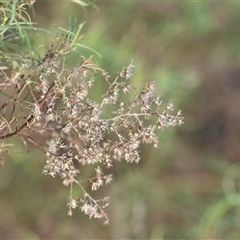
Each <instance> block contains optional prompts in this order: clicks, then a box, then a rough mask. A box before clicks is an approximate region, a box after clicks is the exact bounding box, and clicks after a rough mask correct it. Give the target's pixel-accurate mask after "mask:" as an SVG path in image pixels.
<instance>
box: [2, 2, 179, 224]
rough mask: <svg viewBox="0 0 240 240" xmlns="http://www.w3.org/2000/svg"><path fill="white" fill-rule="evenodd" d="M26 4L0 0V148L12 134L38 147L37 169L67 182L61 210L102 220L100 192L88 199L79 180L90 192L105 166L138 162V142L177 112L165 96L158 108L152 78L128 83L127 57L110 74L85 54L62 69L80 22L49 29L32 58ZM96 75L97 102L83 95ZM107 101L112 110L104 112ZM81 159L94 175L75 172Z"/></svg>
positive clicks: (151, 138)
mask: <svg viewBox="0 0 240 240" xmlns="http://www.w3.org/2000/svg"><path fill="white" fill-rule="evenodd" d="M32 3H33V1H30V0H28V1H26V0H25V1H24V0H21V1H4V2H3V3H1V11H0V22H1V25H0V37H1V38H0V54H1V55H0V62H1V65H0V93H1V96H0V141H1V142H0V154H1V153H3V152H5V151H8V149H9V146H8V145H7V144H5V143H4V141H5V140H6V139H9V138H12V137H14V136H18V137H19V138H21V139H22V141H23V143H24V144H25V145H26V146H27V145H28V144H29V143H31V144H34V145H35V146H37V147H39V148H41V149H42V151H43V152H44V153H45V155H46V162H45V166H44V169H43V173H44V174H46V175H51V176H53V177H55V176H59V177H60V178H61V179H62V181H63V184H64V185H65V186H68V187H69V188H70V197H69V203H68V208H69V210H68V215H70V216H71V215H72V209H74V208H80V209H81V211H82V212H84V213H85V214H87V215H89V217H90V218H92V217H93V218H104V219H105V221H104V222H105V223H106V224H107V223H108V222H109V219H108V217H107V215H106V213H105V211H104V208H105V207H106V206H107V205H108V198H104V199H95V198H93V197H92V196H91V195H90V193H89V192H88V191H87V190H86V188H85V187H84V186H83V182H86V181H87V182H89V183H90V184H91V189H92V191H96V190H97V189H98V188H99V187H101V186H103V185H104V184H109V183H111V182H112V180H113V175H112V174H105V173H104V170H105V169H106V168H111V167H112V166H113V164H114V162H115V161H120V160H122V159H125V160H126V161H127V162H129V163H132V162H135V163H138V162H139V160H140V157H139V146H140V144H141V143H151V144H153V145H154V147H157V144H158V139H157V136H156V134H155V130H156V129H164V128H166V127H173V126H177V125H179V126H180V125H182V124H183V117H182V116H181V112H180V111H178V112H177V113H176V114H175V115H172V114H171V112H172V110H173V103H172V101H170V102H169V103H168V104H167V105H166V107H165V108H162V100H161V99H160V98H159V97H155V96H154V90H155V83H154V82H151V83H147V84H146V86H145V87H144V88H143V89H141V90H139V91H138V90H136V89H134V88H133V87H131V86H130V85H129V79H130V78H131V76H132V69H133V67H134V65H133V61H131V62H130V63H128V64H126V65H125V66H124V67H123V68H122V69H121V70H120V71H119V72H118V73H117V74H116V76H115V77H114V78H112V77H110V76H109V74H108V73H107V72H106V71H105V70H103V69H102V68H101V67H99V66H97V65H96V64H94V63H93V57H92V56H90V57H84V56H82V57H81V58H80V59H81V60H80V62H76V66H75V67H74V68H72V69H67V68H66V65H67V60H68V59H69V58H71V53H72V52H73V51H75V50H76V48H77V47H78V45H79V33H80V30H81V26H82V25H80V26H79V28H78V30H77V31H76V33H74V31H73V30H69V31H67V30H64V33H63V34H61V35H59V36H58V35H57V36H55V37H54V38H53V40H52V42H51V43H50V45H49V46H48V47H46V52H45V54H44V55H43V56H41V57H37V54H36V53H35V52H34V51H33V50H31V41H30V40H29V36H28V34H27V31H28V30H29V29H34V26H33V23H32V22H31V21H30V18H29V17H28V14H27V13H26V9H25V8H26V7H27V6H31V5H32ZM72 29H73V28H72ZM38 30H39V31H40V29H38ZM19 43H21V44H19ZM17 46H18V48H17ZM96 75H98V77H99V75H100V76H101V78H102V80H101V81H103V83H104V84H105V85H107V91H106V92H105V94H104V95H103V96H102V97H101V100H100V101H99V102H96V101H94V100H92V99H91V98H90V97H89V92H90V91H91V89H92V86H93V85H94V83H95V79H96ZM129 91H133V92H134V93H135V95H134V96H135V97H134V98H133V99H132V100H131V101H121V100H120V96H121V95H124V94H127V93H128V92H129ZM132 95H133V94H132ZM109 105H111V106H112V107H111V109H113V110H112V111H111V114H109V115H108V114H106V109H108V108H109ZM103 116H104V117H103ZM153 122H154V124H153V125H152V123H153ZM1 161H2V163H3V157H1ZM84 165H90V166H92V167H93V168H94V169H95V176H92V177H91V178H90V179H87V180H86V179H85V180H84V179H81V171H82V166H84ZM108 172H109V170H108ZM74 186H76V187H79V188H80V189H81V191H82V195H81V196H80V197H79V198H78V199H77V198H74V197H73V187H74Z"/></svg>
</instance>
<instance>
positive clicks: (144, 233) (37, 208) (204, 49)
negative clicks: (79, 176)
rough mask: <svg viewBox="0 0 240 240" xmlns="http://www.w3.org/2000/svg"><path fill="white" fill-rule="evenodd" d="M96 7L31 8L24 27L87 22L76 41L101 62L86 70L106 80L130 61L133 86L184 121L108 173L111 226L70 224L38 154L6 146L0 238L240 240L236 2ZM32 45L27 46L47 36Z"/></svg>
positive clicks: (45, 4) (56, 183)
mask: <svg viewBox="0 0 240 240" xmlns="http://www.w3.org/2000/svg"><path fill="white" fill-rule="evenodd" d="M96 5H97V6H98V8H99V10H97V9H96V8H93V7H90V8H87V9H82V8H81V7H80V6H79V5H77V4H74V3H72V2H70V1H36V3H35V12H36V16H35V18H33V21H35V22H37V23H38V24H39V26H41V27H44V28H47V29H50V30H53V31H57V29H56V28H55V25H57V26H60V27H65V28H66V27H67V26H68V20H69V16H71V17H72V18H73V19H74V18H77V21H78V22H79V23H81V22H83V21H86V24H85V26H84V28H83V33H84V38H83V40H82V43H83V44H84V45H86V46H88V47H91V48H93V49H95V50H96V51H98V52H99V53H100V54H101V55H102V58H100V57H99V56H98V55H97V54H94V61H95V62H96V63H97V64H99V65H100V66H101V67H102V68H103V69H105V70H107V71H108V72H109V74H110V75H112V76H114V74H116V72H117V71H119V70H121V68H122V66H123V65H125V64H126V63H128V62H130V61H131V60H132V59H133V60H134V65H135V68H134V71H133V74H134V76H133V78H132V79H131V83H132V84H133V85H134V86H135V87H137V88H141V87H143V86H144V84H145V83H146V82H149V81H153V80H154V81H157V82H158V85H157V92H158V93H159V95H161V96H162V98H163V100H164V102H165V103H167V102H168V101H169V100H170V99H172V100H173V101H174V103H175V109H176V110H178V109H182V111H183V115H184V117H185V124H184V125H183V126H182V127H180V128H169V129H165V130H164V131H159V133H158V135H159V140H160V144H159V147H158V149H154V148H153V147H152V146H145V145H143V146H142V147H141V162H140V163H139V164H138V165H137V164H127V163H125V162H121V163H117V164H116V166H114V169H113V171H114V174H115V175H114V178H115V179H114V182H113V183H112V184H111V185H109V186H108V187H104V189H102V190H101V191H100V192H99V194H100V195H102V196H105V195H110V197H111V205H110V207H109V208H107V209H106V212H107V213H108V216H109V218H110V220H111V222H110V225H109V226H102V222H101V221H98V220H89V219H88V217H87V216H84V215H83V214H82V213H81V212H80V211H77V210H76V211H75V212H74V214H73V217H71V218H70V217H68V216H67V207H66V203H67V200H68V194H69V189H67V188H65V187H63V185H62V183H61V181H60V180H59V179H53V178H51V177H49V176H44V175H43V174H42V168H43V166H44V162H45V157H44V155H42V153H41V152H40V150H39V149H35V148H33V149H31V152H30V153H29V155H27V153H26V152H25V150H24V147H23V146H22V144H21V141H20V140H19V139H17V138H16V139H14V140H11V141H14V142H15V148H14V150H12V151H11V153H10V155H9V157H8V159H7V161H6V162H5V165H4V167H3V168H1V169H0V195H1V201H0V209H1V211H0V239H14V238H15V239H16V238H18V239H20V238H22V239H240V230H239V219H240V207H239V204H240V198H239V195H238V191H239V189H240V181H239V180H240V179H239V176H240V167H239V155H240V146H239V143H240V116H239V115H240V104H239V102H238V99H240V68H239V63H240V3H239V2H236V1H235V2H233V1H231V2H230V1H229V2H228V1H225V2H214V1H212V2H201V1H197V2H193V1H183V2H177V1H169V2H165V1H164V2H161V1H96ZM32 37H33V39H34V45H35V47H36V48H38V46H39V45H43V44H47V43H48V42H50V39H51V38H52V36H49V35H45V34H43V33H34V34H33V36H32ZM39 49H40V50H39V51H41V48H39ZM91 53H92V52H91V51H89V50H86V49H82V54H84V55H85V56H86V57H88V56H90V54H91ZM79 61H81V59H80V57H79V59H77V57H76V59H72V62H73V64H74V63H75V64H77V63H78V62H79ZM96 89H98V93H99V94H100V95H101V94H102V92H101V90H103V91H104V89H103V87H102V86H101V83H98V85H97V88H96ZM95 94H96V93H95ZM37 156H39V157H37Z"/></svg>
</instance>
